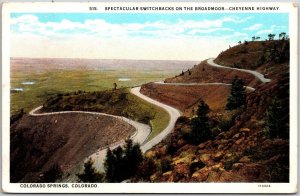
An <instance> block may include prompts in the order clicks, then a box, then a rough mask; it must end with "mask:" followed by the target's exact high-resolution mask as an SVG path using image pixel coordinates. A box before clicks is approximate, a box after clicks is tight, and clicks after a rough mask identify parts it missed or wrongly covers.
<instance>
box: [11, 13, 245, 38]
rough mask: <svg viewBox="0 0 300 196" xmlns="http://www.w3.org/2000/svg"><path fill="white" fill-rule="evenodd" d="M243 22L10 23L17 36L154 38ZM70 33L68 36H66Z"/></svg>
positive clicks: (28, 19) (32, 19)
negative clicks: (19, 34)
mask: <svg viewBox="0 0 300 196" xmlns="http://www.w3.org/2000/svg"><path fill="white" fill-rule="evenodd" d="M226 22H233V23H240V22H241V20H240V19H238V18H237V17H223V18H220V19H215V20H207V19H204V20H197V21H196V20H182V19H179V20H178V21H177V22H175V23H171V24H170V23H168V22H167V21H156V22H146V23H123V24H115V23H109V22H107V21H105V20H103V19H94V20H91V19H88V20H85V21H83V22H74V21H70V20H67V19H64V20H62V21H60V22H46V23H42V22H40V21H39V20H38V18H37V17H36V16H35V15H23V16H20V17H17V18H13V19H12V21H11V24H12V26H13V27H14V28H13V29H14V31H15V33H24V32H31V33H32V34H37V35H44V36H56V37H59V36H69V35H70V34H73V35H76V34H81V35H82V34H88V35H95V36H104V37H107V36H111V37H112V36H127V35H135V36H137V35H142V34H144V35H148V36H150V35H152V36H175V35H180V34H185V33H187V32H189V33H190V34H196V32H198V33H211V32H216V31H218V30H220V31H231V29H229V28H224V27H223V26H224V23H226ZM65 32H67V33H65Z"/></svg>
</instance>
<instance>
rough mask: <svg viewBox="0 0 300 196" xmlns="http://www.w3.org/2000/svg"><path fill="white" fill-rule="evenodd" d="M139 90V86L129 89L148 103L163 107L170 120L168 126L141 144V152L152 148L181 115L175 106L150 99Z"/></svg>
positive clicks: (170, 129)
mask: <svg viewBox="0 0 300 196" xmlns="http://www.w3.org/2000/svg"><path fill="white" fill-rule="evenodd" d="M140 90H141V87H135V88H132V89H131V90H130V92H131V93H132V94H134V95H136V96H138V97H139V98H141V99H144V100H145V101H147V102H149V103H152V104H154V105H156V106H158V107H161V108H163V109H164V110H166V111H167V112H168V114H169V115H170V120H169V124H168V126H167V127H166V128H165V129H164V130H162V131H161V132H160V133H159V134H158V135H157V136H155V137H154V138H153V139H151V140H150V141H148V142H147V143H145V144H143V145H142V146H141V150H142V151H143V152H146V151H147V150H149V149H150V148H152V147H153V146H155V145H156V144H158V143H159V142H161V141H162V140H163V139H164V138H165V137H166V136H167V135H168V134H169V133H170V132H171V131H172V130H173V129H174V127H175V123H176V121H177V119H178V118H179V117H180V116H181V115H180V111H179V110H177V109H176V108H173V107H171V106H168V105H166V104H163V103H161V102H158V101H156V100H154V99H151V98H150V97H147V96H146V95H143V94H141V93H140Z"/></svg>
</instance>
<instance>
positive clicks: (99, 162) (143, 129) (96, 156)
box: [29, 106, 151, 170]
mask: <svg viewBox="0 0 300 196" xmlns="http://www.w3.org/2000/svg"><path fill="white" fill-rule="evenodd" d="M42 107H43V106H39V107H37V108H35V109H33V110H31V111H30V112H29V115H31V116H47V115H58V114H70V113H77V114H91V115H99V116H109V117H113V118H117V119H120V120H122V121H124V122H126V123H128V124H130V125H132V126H133V127H134V128H135V130H136V131H135V132H134V133H133V134H132V135H131V136H130V138H131V139H132V140H133V142H137V143H140V144H141V143H143V142H144V141H146V139H147V138H148V136H149V134H150V133H151V128H150V126H149V125H146V124H143V123H139V122H136V121H134V120H131V119H128V118H125V117H121V116H115V115H111V114H105V113H100V112H88V111H61V112H46V113H36V112H37V111H39V110H40V109H41V108H42ZM124 144H125V139H123V140H120V141H118V142H115V143H113V144H110V145H108V146H105V147H101V148H100V149H98V150H97V152H95V153H93V154H92V155H89V156H88V157H87V158H86V159H88V158H92V159H93V160H94V164H95V166H96V168H97V169H99V170H101V169H102V168H103V167H102V166H103V163H104V158H105V155H106V149H107V148H108V147H109V148H111V149H114V148H116V147H118V146H120V145H124Z"/></svg>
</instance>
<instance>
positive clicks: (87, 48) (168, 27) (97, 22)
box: [11, 14, 248, 60]
mask: <svg viewBox="0 0 300 196" xmlns="http://www.w3.org/2000/svg"><path fill="white" fill-rule="evenodd" d="M245 20H248V18H247V19H240V18H238V17H234V16H226V17H223V18H219V19H214V20H208V19H202V20H183V19H178V20H177V21H174V22H172V23H171V22H169V21H163V20H161V21H154V22H144V23H136V22H131V23H110V22H107V21H106V20H104V19H100V18H99V19H86V20H84V21H81V22H75V21H71V20H68V19H64V20H61V21H59V22H41V21H40V20H39V19H38V17H36V16H35V15H29V14H28V15H22V16H19V17H16V18H12V20H11V31H12V33H11V35H12V36H11V43H12V47H11V54H12V55H13V56H20V57H59V58H63V57H70V58H125V59H126V58H131V59H177V60H199V59H200V60H201V59H205V58H208V57H214V56H216V55H217V54H218V53H219V51H221V50H223V49H224V47H225V48H226V47H227V46H228V45H229V44H232V43H230V42H231V41H230V40H231V39H232V38H236V37H241V38H239V39H244V38H243V37H244V36H247V34H242V33H238V32H235V33H233V31H234V30H233V29H231V28H226V24H225V23H241V22H244V21H245ZM216 33H218V34H219V35H218V36H217V37H216V36H215V35H214V34H216ZM234 42H235V41H234ZM28 48H30V50H28ZM208 48H210V49H209V50H207V49H208ZM203 51H205V52H203Z"/></svg>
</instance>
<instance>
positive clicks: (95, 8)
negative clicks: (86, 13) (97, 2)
mask: <svg viewBox="0 0 300 196" xmlns="http://www.w3.org/2000/svg"><path fill="white" fill-rule="evenodd" d="M89 9H90V10H97V7H89Z"/></svg>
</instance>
